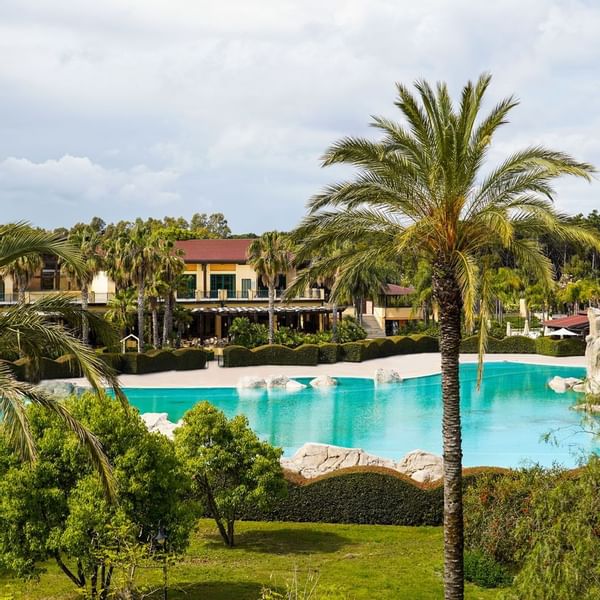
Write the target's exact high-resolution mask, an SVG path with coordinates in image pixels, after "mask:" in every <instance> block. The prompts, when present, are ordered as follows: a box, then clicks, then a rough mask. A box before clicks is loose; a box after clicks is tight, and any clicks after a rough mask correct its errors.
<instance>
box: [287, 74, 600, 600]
mask: <svg viewBox="0 0 600 600" xmlns="http://www.w3.org/2000/svg"><path fill="white" fill-rule="evenodd" d="M489 83H490V76H489V75H483V76H482V77H480V78H479V80H478V81H477V82H476V83H475V84H473V83H471V82H469V83H468V84H467V85H466V86H465V87H464V88H463V90H462V95H461V98H460V102H459V105H458V106H457V107H455V106H454V104H453V102H452V100H451V99H450V95H449V92H448V89H447V86H446V85H445V84H444V83H439V84H438V85H437V87H436V88H435V89H433V88H432V87H431V86H430V85H429V84H428V83H427V82H424V81H419V82H417V83H416V84H415V87H416V94H413V93H411V91H410V90H409V89H408V88H407V87H405V86H403V85H398V86H397V89H398V98H397V100H396V106H397V107H398V108H399V109H400V112H401V113H402V115H403V117H404V120H405V123H397V122H394V121H392V120H389V119H386V118H382V117H375V118H374V120H373V123H372V125H373V126H374V127H375V128H376V129H378V130H379V131H380V132H381V133H382V136H383V137H382V138H381V139H380V140H378V141H370V140H367V139H363V138H345V139H342V140H340V141H338V142H337V143H335V144H334V145H333V146H332V147H330V148H329V149H328V150H327V151H326V153H325V156H324V158H323V165H324V166H326V165H333V164H338V163H342V164H348V165H352V166H353V167H355V168H357V169H358V173H357V175H356V176H355V177H354V178H352V179H350V180H348V181H345V182H342V183H338V184H335V185H330V186H329V187H327V188H326V189H325V190H324V191H323V193H321V194H319V195H317V196H316V197H314V198H313V199H312V200H311V202H310V204H309V215H308V216H307V217H306V218H305V219H304V221H303V222H302V224H301V225H300V226H299V228H298V229H297V230H296V232H295V234H294V238H295V239H296V240H304V246H305V249H308V248H309V249H311V250H312V251H317V250H318V249H319V248H321V247H323V245H325V244H331V243H334V242H338V241H342V240H348V241H350V242H353V243H355V244H357V245H360V244H362V246H361V249H360V251H357V252H356V254H355V256H354V257H350V258H349V259H348V263H349V264H348V265H346V267H345V268H352V267H353V266H357V265H362V268H364V269H368V268H369V265H373V264H376V263H377V262H379V261H381V260H386V261H390V262H393V263H395V262H397V261H398V260H399V258H400V257H402V256H403V255H406V254H409V255H410V254H412V255H413V256H414V257H415V258H421V259H423V260H426V261H427V262H428V263H429V264H430V265H431V275H432V291H433V299H434V301H435V302H436V304H437V306H438V308H439V320H440V352H441V371H442V399H443V424H442V431H443V452H444V563H445V566H444V587H445V598H446V600H456V599H459V598H463V587H464V584H463V513H462V442H461V422H460V402H459V401H460V387H459V369H458V364H459V363H458V359H459V344H460V339H461V319H462V317H463V315H464V319H465V325H466V326H467V328H469V327H470V326H472V325H473V322H474V321H475V319H476V318H478V319H479V320H480V327H479V337H480V343H479V348H480V377H481V368H482V366H481V365H482V363H481V356H482V353H483V351H484V350H485V345H486V340H487V331H488V325H487V321H488V318H489V315H490V312H491V303H490V300H491V293H490V277H489V275H490V273H489V272H488V270H487V269H486V263H485V261H484V260H482V258H483V257H485V256H486V255H489V254H490V253H491V252H496V249H497V248H498V247H501V248H503V249H504V250H505V251H506V252H508V253H509V254H511V255H512V257H513V259H514V261H515V263H518V264H520V265H521V266H522V267H523V268H524V269H525V270H526V271H527V272H529V273H530V274H531V276H532V277H534V278H536V279H538V280H539V281H544V282H548V283H549V282H550V281H551V279H552V266H551V262H550V261H549V260H548V258H547V257H546V256H544V254H543V250H542V247H541V245H540V243H539V242H538V237H539V236H540V235H541V234H544V233H545V234H549V235H550V236H552V237H554V238H559V239H561V240H563V241H568V242H584V243H587V244H590V245H593V246H594V247H598V246H599V242H598V238H597V237H596V236H595V235H594V234H593V233H591V231H589V230H586V229H585V228H583V227H575V226H573V225H572V224H570V223H569V222H567V220H566V218H565V217H564V215H561V214H559V213H557V212H556V211H555V209H554V207H553V204H552V198H553V196H554V190H553V188H552V182H553V180H555V179H556V178H558V177H559V176H561V175H573V176H576V177H582V178H585V179H589V178H590V174H591V173H592V171H593V168H592V167H591V165H589V164H586V163H580V162H576V161H575V160H574V159H572V158H571V157H570V156H568V155H566V154H564V153H561V152H556V151H552V150H548V149H546V148H543V147H540V146H533V147H530V148H526V149H524V150H522V151H520V152H516V153H514V154H512V155H511V156H509V157H508V158H507V159H506V160H504V162H502V163H500V165H498V166H496V167H495V168H492V169H490V170H488V171H487V172H486V173H485V174H483V173H482V165H483V164H484V162H485V159H486V155H487V153H488V151H489V148H490V144H491V141H492V137H493V135H494V133H495V132H496V130H497V129H498V128H499V127H500V126H501V125H503V124H505V123H506V122H507V115H508V113H509V112H510V110H511V109H512V108H513V107H514V106H515V105H516V104H517V102H516V101H515V100H514V99H513V98H507V99H505V100H503V101H502V102H500V103H499V104H497V105H496V106H495V107H494V108H493V109H492V110H491V111H490V113H489V114H487V115H484V116H481V115H480V112H481V103H482V99H483V97H484V94H485V91H486V89H487V87H488V85H489ZM478 300H479V302H477V301H478ZM476 306H478V307H479V310H478V313H476Z"/></svg>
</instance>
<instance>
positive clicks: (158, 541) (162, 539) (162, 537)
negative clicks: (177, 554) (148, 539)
mask: <svg viewBox="0 0 600 600" xmlns="http://www.w3.org/2000/svg"><path fill="white" fill-rule="evenodd" d="M152 542H153V544H154V545H155V547H156V548H158V549H159V550H161V551H162V555H163V600H167V587H168V585H167V584H168V581H167V532H166V531H165V528H164V527H160V526H159V527H158V533H157V534H156V535H155V536H154V537H153V538H152Z"/></svg>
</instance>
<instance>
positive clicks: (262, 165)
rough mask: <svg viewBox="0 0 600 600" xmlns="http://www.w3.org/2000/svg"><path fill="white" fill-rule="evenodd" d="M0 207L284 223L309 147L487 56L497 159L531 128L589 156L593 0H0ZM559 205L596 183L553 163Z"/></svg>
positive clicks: (316, 150)
mask: <svg viewBox="0 0 600 600" xmlns="http://www.w3.org/2000/svg"><path fill="white" fill-rule="evenodd" d="M0 49H1V53H2V54H1V60H0V202H1V206H2V217H1V219H0V220H2V221H7V220H13V219H28V220H31V221H32V222H34V223H35V224H37V225H42V226H47V227H55V226H59V225H71V224H73V223H74V222H76V221H81V220H89V219H90V218H91V217H92V216H94V215H97V216H100V217H102V218H103V219H105V220H106V221H115V220H119V219H132V218H135V217H136V216H142V217H147V216H157V217H160V216H164V215H173V216H185V217H187V218H189V217H190V216H191V215H192V213H194V212H223V213H224V214H225V216H226V217H227V219H228V220H229V223H230V226H231V227H232V229H233V230H234V231H235V232H246V231H257V232H262V231H264V230H265V229H274V228H279V229H289V228H291V227H292V226H293V225H294V224H295V223H296V222H297V221H298V219H300V218H301V216H302V215H303V214H304V210H305V203H306V201H307V199H308V198H309V197H310V196H311V195H312V194H313V193H315V192H317V191H319V189H320V188H321V187H322V186H323V185H324V184H326V183H329V182H333V181H335V180H337V179H338V178H339V177H340V176H341V175H342V173H341V172H340V171H336V170H335V169H331V168H330V169H321V168H320V166H319V156H320V155H321V154H322V152H323V151H324V150H325V148H326V147H327V146H328V145H329V144H330V143H331V142H333V141H334V140H336V139H337V138H339V137H341V136H344V135H356V134H358V135H371V136H372V135H375V133H374V131H372V130H370V129H369V128H367V124H368V121H369V116H370V115H371V114H382V115H385V116H388V117H393V118H394V117H396V112H395V108H394V106H393V100H394V95H395V88H394V83H395V82H396V81H401V82H403V83H411V82H413V81H414V80H415V79H417V78H427V79H430V80H433V81H435V80H439V79H443V80H446V81H447V82H448V83H449V84H450V86H451V89H452V91H453V93H454V94H455V95H456V94H457V93H458V92H459V91H460V87H461V86H462V85H463V84H464V82H465V81H466V80H468V79H474V78H476V77H477V76H478V75H479V74H480V73H481V72H482V71H491V72H492V73H493V76H494V80H493V83H492V86H491V88H490V90H489V96H488V106H489V105H491V104H492V102H495V101H497V100H499V99H501V98H502V97H504V96H506V95H508V94H512V93H514V94H516V95H517V96H518V98H519V99H520V100H521V104H520V106H519V107H518V108H517V109H515V110H514V112H513V114H512V123H511V125H509V126H507V127H505V128H504V130H503V131H502V133H501V135H499V136H498V138H497V139H496V145H495V151H494V153H493V155H492V156H493V158H494V159H499V158H501V157H502V156H503V155H505V154H506V153H507V152H510V151H511V150H514V149H516V148H518V147H519V146H523V145H525V144H530V143H545V144H548V145H550V146H552V147H554V148H557V149H560V150H565V151H568V152H571V153H572V154H574V155H575V156H576V158H578V159H582V160H587V161H590V162H592V163H594V164H595V165H597V166H598V167H600V2H599V1H597V0H589V1H568V0H564V1H559V0H555V1H553V0H527V1H524V0H495V1H494V2H485V1H481V0H452V1H448V0H419V1H418V2H414V1H410V0H390V1H388V0H364V1H360V2H359V1H335V0H329V1H327V2H325V1H323V0H320V1H311V0H301V1H300V0H295V1H286V0H274V1H266V0H253V1H251V0H240V1H228V0H221V1H220V2H214V1H209V0H188V1H180V0H168V1H167V0H162V1H153V0H142V1H139V2H128V1H125V0H103V1H102V2H97V1H95V2H87V1H84V0H78V2H72V1H68V2H67V1H66V0H52V1H45V0H32V1H29V0H14V1H12V0H3V1H2V2H1V3H0ZM558 189H559V195H558V199H557V203H558V205H559V207H560V208H562V209H563V210H565V211H568V212H572V213H573V212H589V211H591V210H592V209H594V208H596V207H598V208H600V206H599V202H598V200H599V198H600V196H599V192H600V182H599V181H595V182H593V183H592V184H586V183H585V182H581V181H572V180H566V181H564V182H563V183H561V184H560V185H559V187H558Z"/></svg>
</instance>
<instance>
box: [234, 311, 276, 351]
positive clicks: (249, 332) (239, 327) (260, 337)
mask: <svg viewBox="0 0 600 600" xmlns="http://www.w3.org/2000/svg"><path fill="white" fill-rule="evenodd" d="M229 335H230V336H232V339H233V342H234V344H235V345H236V346H244V347H245V348H255V347H256V346H261V345H263V344H266V343H267V341H268V339H269V331H268V329H267V328H266V327H265V326H264V325H261V324H260V323H253V322H251V321H250V320H249V319H248V318H247V317H236V318H235V319H234V320H233V322H232V323H231V327H230V328H229Z"/></svg>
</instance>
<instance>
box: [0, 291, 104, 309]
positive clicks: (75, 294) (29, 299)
mask: <svg viewBox="0 0 600 600" xmlns="http://www.w3.org/2000/svg"><path fill="white" fill-rule="evenodd" d="M56 296H62V297H67V298H70V299H71V300H72V301H73V302H75V303H77V304H81V292H80V291H58V290H48V291H34V292H25V295H24V301H25V303H27V304H31V303H33V302H36V301H37V300H42V299H45V298H55V297H56ZM113 297H114V293H112V292H106V293H97V292H89V294H88V304H107V303H108V302H109V301H110V300H111V299H112V298H113ZM19 302H20V298H19V294H15V293H12V294H7V293H0V305H1V304H18V303H19Z"/></svg>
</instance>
